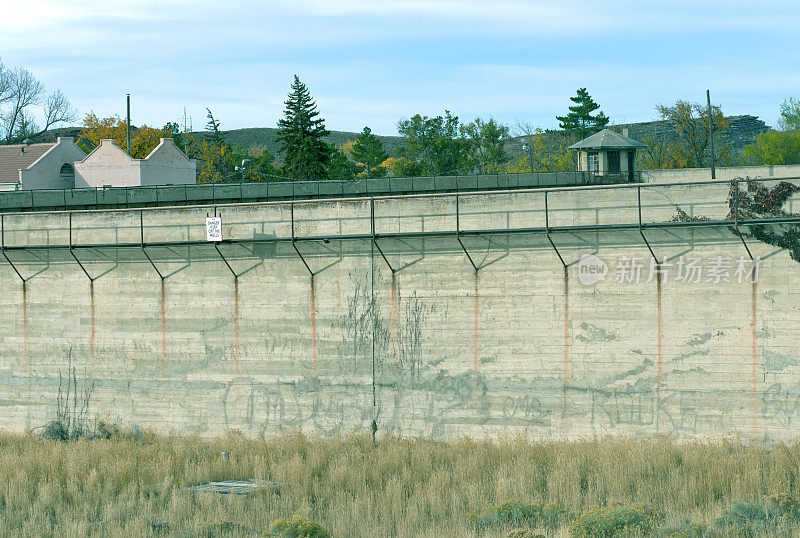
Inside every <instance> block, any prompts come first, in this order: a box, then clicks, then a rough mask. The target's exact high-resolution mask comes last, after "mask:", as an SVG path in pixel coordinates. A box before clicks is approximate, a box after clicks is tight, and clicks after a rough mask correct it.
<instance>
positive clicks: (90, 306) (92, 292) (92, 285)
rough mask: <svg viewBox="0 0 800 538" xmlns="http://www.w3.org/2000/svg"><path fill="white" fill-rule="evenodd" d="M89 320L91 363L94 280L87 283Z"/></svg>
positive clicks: (93, 330)
mask: <svg viewBox="0 0 800 538" xmlns="http://www.w3.org/2000/svg"><path fill="white" fill-rule="evenodd" d="M89 318H90V322H91V329H90V340H89V352H90V354H91V356H92V362H94V358H95V353H94V342H95V334H96V333H95V321H94V280H90V281H89Z"/></svg>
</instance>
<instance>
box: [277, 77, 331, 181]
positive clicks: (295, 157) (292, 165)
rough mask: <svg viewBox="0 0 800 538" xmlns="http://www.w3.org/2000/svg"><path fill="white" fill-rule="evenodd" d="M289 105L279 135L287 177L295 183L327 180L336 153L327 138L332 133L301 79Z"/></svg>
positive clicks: (298, 80)
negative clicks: (298, 181)
mask: <svg viewBox="0 0 800 538" xmlns="http://www.w3.org/2000/svg"><path fill="white" fill-rule="evenodd" d="M285 105H286V109H285V110H284V112H283V119H281V120H278V135H277V140H278V142H280V151H281V152H282V153H283V169H284V173H285V174H286V175H287V176H289V177H292V178H295V179H324V178H327V177H328V164H329V163H330V160H331V153H332V149H331V147H330V145H328V143H327V142H325V140H324V138H325V137H326V136H328V135H329V134H330V131H328V130H327V129H325V120H323V119H322V118H320V117H319V111H318V110H317V104H316V103H315V102H314V100H313V99H312V98H311V94H310V93H309V91H308V88H307V87H306V85H305V84H303V83H302V82H300V79H299V78H298V76H297V75H295V76H294V82H293V83H292V91H291V92H290V93H289V98H288V99H287V100H286V101H285Z"/></svg>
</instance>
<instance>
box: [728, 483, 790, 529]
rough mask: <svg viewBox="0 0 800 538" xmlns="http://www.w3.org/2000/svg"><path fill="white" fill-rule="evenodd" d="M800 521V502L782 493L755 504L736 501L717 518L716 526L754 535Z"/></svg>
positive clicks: (759, 500) (754, 502) (762, 499)
mask: <svg viewBox="0 0 800 538" xmlns="http://www.w3.org/2000/svg"><path fill="white" fill-rule="evenodd" d="M798 521H800V502H798V501H796V500H794V499H792V498H791V497H789V496H788V495H786V494H783V493H780V494H777V495H770V496H767V497H763V498H761V499H758V500H757V501H753V502H744V501H736V502H734V503H733V504H732V505H731V506H730V508H728V509H727V510H725V511H724V512H723V513H722V515H721V516H720V517H719V518H717V520H716V521H715V522H714V525H715V526H716V527H718V528H722V529H730V530H734V531H736V532H738V533H740V534H744V535H753V534H759V533H766V532H775V531H776V530H777V529H778V528H781V527H784V526H787V525H790V524H792V523H796V522H798Z"/></svg>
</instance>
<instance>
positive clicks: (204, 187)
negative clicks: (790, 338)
mask: <svg viewBox="0 0 800 538" xmlns="http://www.w3.org/2000/svg"><path fill="white" fill-rule="evenodd" d="M629 179H630V177H629V175H628V174H625V175H623V176H621V175H606V176H596V175H594V174H593V173H590V172H542V173H522V174H516V173H510V174H489V175H469V176H427V177H398V178H371V179H358V180H319V181H269V182H260V183H208V184H195V185H160V186H148V187H108V188H89V189H52V190H50V189H47V190H23V191H8V192H0V212H4V213H8V212H20V211H45V210H70V209H92V208H94V209H109V208H139V207H154V206H155V207H164V206H178V205H203V204H222V203H241V202H266V201H286V200H307V199H319V198H357V197H365V196H367V197H368V196H382V195H383V196H386V195H408V194H438V193H450V192H471V191H492V190H510V189H529V188H548V187H569V186H573V187H574V186H585V185H608V184H615V183H616V184H618V183H622V182H627V181H629ZM633 179H634V182H636V183H638V182H641V172H636V173H635V174H634V177H633Z"/></svg>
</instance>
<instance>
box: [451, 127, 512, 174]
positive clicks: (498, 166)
mask: <svg viewBox="0 0 800 538" xmlns="http://www.w3.org/2000/svg"><path fill="white" fill-rule="evenodd" d="M461 133H462V135H464V137H466V139H467V140H468V145H467V154H468V157H467V158H468V161H469V163H470V165H471V166H472V167H474V168H475V169H476V170H477V171H478V172H479V173H481V174H495V173H498V172H501V171H503V169H504V167H505V164H506V161H508V154H507V153H506V142H507V141H508V137H509V130H508V127H506V126H505V125H502V124H500V123H497V122H495V121H494V119H492V118H489V121H484V120H482V119H481V118H475V121H473V122H472V123H469V124H467V125H462V126H461Z"/></svg>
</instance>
